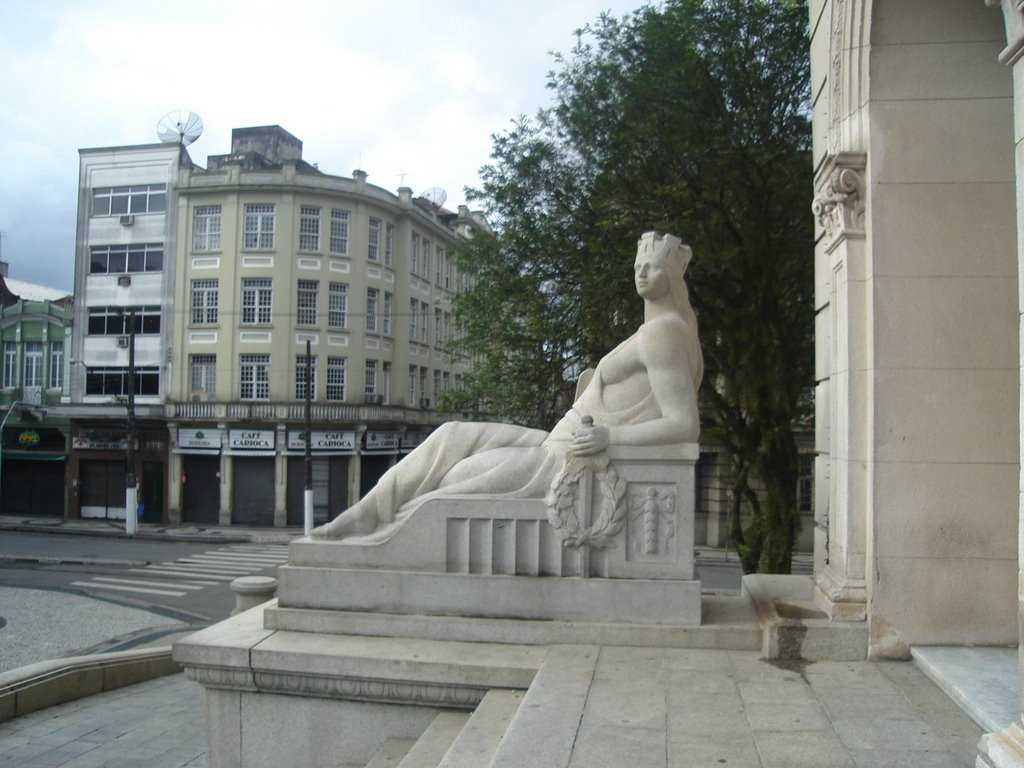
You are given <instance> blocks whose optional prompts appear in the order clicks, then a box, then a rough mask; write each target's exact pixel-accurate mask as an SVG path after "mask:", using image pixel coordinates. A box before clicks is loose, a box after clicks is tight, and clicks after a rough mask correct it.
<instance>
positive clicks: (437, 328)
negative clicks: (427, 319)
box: [434, 307, 444, 346]
mask: <svg viewBox="0 0 1024 768" xmlns="http://www.w3.org/2000/svg"><path fill="white" fill-rule="evenodd" d="M443 341H444V338H443V337H442V336H441V308H440V307H434V344H435V345H436V346H440V345H441V343H442V342H443Z"/></svg>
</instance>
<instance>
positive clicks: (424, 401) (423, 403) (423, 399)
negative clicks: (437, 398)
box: [420, 397, 430, 408]
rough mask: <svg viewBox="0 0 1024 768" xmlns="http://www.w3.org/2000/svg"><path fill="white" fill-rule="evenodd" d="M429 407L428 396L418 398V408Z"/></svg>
mask: <svg viewBox="0 0 1024 768" xmlns="http://www.w3.org/2000/svg"><path fill="white" fill-rule="evenodd" d="M429 407H430V398H429V397H421V398H420V408H429Z"/></svg>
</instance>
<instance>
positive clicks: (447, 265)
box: [444, 254, 452, 289]
mask: <svg viewBox="0 0 1024 768" xmlns="http://www.w3.org/2000/svg"><path fill="white" fill-rule="evenodd" d="M444 287H445V288H446V289H450V288H451V287H452V262H451V260H450V259H449V258H448V256H447V254H445V259H444Z"/></svg>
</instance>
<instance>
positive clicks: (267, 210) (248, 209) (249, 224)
mask: <svg viewBox="0 0 1024 768" xmlns="http://www.w3.org/2000/svg"><path fill="white" fill-rule="evenodd" d="M242 247H243V248H273V247H274V204H273V203H246V205H245V231H244V233H243V238H242Z"/></svg>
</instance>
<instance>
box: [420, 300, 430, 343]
mask: <svg viewBox="0 0 1024 768" xmlns="http://www.w3.org/2000/svg"><path fill="white" fill-rule="evenodd" d="M429 315H430V307H429V306H428V305H427V302H425V301H424V302H423V303H422V304H420V341H421V342H422V343H423V344H426V343H427V333H428V332H429V327H428V321H427V318H428V317H429Z"/></svg>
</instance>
